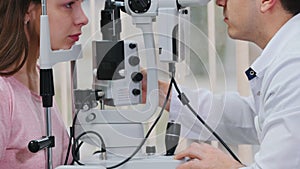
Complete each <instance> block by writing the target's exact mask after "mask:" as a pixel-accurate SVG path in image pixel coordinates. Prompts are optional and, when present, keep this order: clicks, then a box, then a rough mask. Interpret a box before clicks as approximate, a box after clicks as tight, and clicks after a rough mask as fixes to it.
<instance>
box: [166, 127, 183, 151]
mask: <svg viewBox="0 0 300 169" xmlns="http://www.w3.org/2000/svg"><path fill="white" fill-rule="evenodd" d="M180 129H181V125H180V124H178V123H174V122H173V121H171V122H169V123H168V125H167V130H166V137H165V145H166V155H167V156H171V155H174V152H175V150H176V147H177V145H178V142H179V137H180Z"/></svg>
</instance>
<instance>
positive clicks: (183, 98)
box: [171, 77, 243, 164]
mask: <svg viewBox="0 0 300 169" xmlns="http://www.w3.org/2000/svg"><path fill="white" fill-rule="evenodd" d="M171 83H172V84H174V87H175V89H176V91H177V93H178V98H179V100H180V101H181V103H182V104H183V105H184V106H187V107H188V108H189V110H190V111H191V112H192V113H193V114H194V115H195V116H196V118H197V119H198V120H199V121H200V122H201V123H202V124H203V125H204V126H205V127H206V128H207V129H208V130H209V132H211V133H212V134H213V136H214V137H215V138H216V139H217V140H218V141H219V142H220V143H221V144H222V145H223V146H224V148H225V149H226V150H227V151H228V152H229V153H230V155H231V156H232V157H233V158H234V159H235V160H236V161H238V162H239V163H240V164H243V163H242V162H241V161H240V160H239V158H238V157H237V156H236V155H235V154H234V153H233V151H232V150H231V149H230V148H229V146H228V145H227V144H226V143H225V141H224V140H223V139H222V138H221V137H220V136H219V135H218V134H217V133H216V132H215V131H214V130H213V129H212V128H211V127H210V126H209V125H208V124H207V123H206V122H205V121H204V120H203V119H202V118H201V117H200V116H199V115H198V113H197V112H196V111H195V110H194V109H193V107H192V106H191V105H190V104H189V102H190V101H189V99H188V98H187V96H186V95H185V94H184V93H182V92H181V91H180V90H179V87H178V85H177V83H176V81H175V79H174V78H173V77H172V79H171Z"/></svg>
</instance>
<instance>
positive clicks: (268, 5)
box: [260, 0, 279, 13]
mask: <svg viewBox="0 0 300 169" xmlns="http://www.w3.org/2000/svg"><path fill="white" fill-rule="evenodd" d="M260 2H261V4H260V11H261V12H262V13H265V12H267V11H269V10H270V9H273V8H274V7H275V5H276V3H279V0H261V1H260Z"/></svg>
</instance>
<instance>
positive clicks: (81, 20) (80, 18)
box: [75, 7, 89, 26]
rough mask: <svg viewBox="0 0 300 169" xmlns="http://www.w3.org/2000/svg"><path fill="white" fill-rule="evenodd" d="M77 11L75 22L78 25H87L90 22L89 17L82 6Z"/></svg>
mask: <svg viewBox="0 0 300 169" xmlns="http://www.w3.org/2000/svg"><path fill="white" fill-rule="evenodd" d="M75 13H76V16H75V18H76V19H75V23H76V25H82V26H83V25H86V24H88V22H89V19H88V17H87V16H86V15H85V13H84V11H83V9H82V8H81V7H80V8H79V10H78V11H77V12H75Z"/></svg>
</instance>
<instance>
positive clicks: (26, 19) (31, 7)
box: [24, 2, 36, 25]
mask: <svg viewBox="0 0 300 169" xmlns="http://www.w3.org/2000/svg"><path fill="white" fill-rule="evenodd" d="M35 7H36V4H35V3H33V2H30V4H29V7H28V9H27V12H26V13H25V17H24V24H25V25H26V24H28V22H29V21H30V20H31V19H32V17H33V16H34V15H32V13H33V12H34V9H35Z"/></svg>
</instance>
